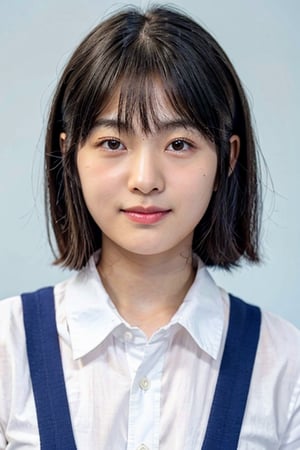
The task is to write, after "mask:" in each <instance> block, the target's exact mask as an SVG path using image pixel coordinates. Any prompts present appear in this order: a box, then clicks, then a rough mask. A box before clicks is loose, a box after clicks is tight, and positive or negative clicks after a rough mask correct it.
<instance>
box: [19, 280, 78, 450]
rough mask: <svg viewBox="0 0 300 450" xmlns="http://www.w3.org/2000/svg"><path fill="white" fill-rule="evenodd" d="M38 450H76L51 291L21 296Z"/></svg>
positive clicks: (45, 290) (45, 289)
mask: <svg viewBox="0 0 300 450" xmlns="http://www.w3.org/2000/svg"><path fill="white" fill-rule="evenodd" d="M22 305H23V316H24V326H25V332H26V345H27V354H28V360H29V368H30V375H31V380H32V387H33V394H34V399H35V405H36V410H37V418H38V427H39V433H40V442H41V449H42V450H76V445H75V441H74V436H73V431H72V425H71V418H70V412H69V405H68V400H67V394H66V388H65V383H64V375H63V368H62V362H61V355H60V350H59V342H58V335H57V329H56V321H55V306H54V298H53V288H51V287H50V288H44V289H41V290H39V291H36V292H33V293H31V294H22Z"/></svg>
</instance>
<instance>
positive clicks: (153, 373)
mask: <svg viewBox="0 0 300 450" xmlns="http://www.w3.org/2000/svg"><path fill="white" fill-rule="evenodd" d="M55 304H56V321H57V328H58V334H59V342H60V347H61V354H62V361H63V367H64V375H65V380H66V389H67V394H68V399H69V406H70V413H71V419H72V424H73V432H74V437H75V441H76V444H77V448H78V450H87V449H88V450H96V449H99V450H142V449H143V450H147V449H149V450H157V449H161V450H170V449H172V450H197V449H199V450H200V449H201V445H202V442H203V438H204V435H205V430H206V425H207V421H208V417H209V413H210V407H211V402H212V398H213V394H214V389H215V385H216V380H217V375H218V370H219V366H220V361H221V357H222V352H223V346H224V340H225V336H226V331H227V323H228V313H229V303H228V295H227V294H226V293H225V292H224V291H223V290H221V289H219V288H218V287H217V286H216V285H215V283H214V281H213V280H212V278H211V277H210V275H209V273H208V271H207V269H206V268H204V267H201V265H199V268H198V271H197V276H196V278H195V281H194V283H193V285H192V287H191V288H190V290H189V292H188V294H187V295H186V298H185V299H184V302H183V303H182V305H181V307H180V308H179V310H178V311H177V313H176V314H175V315H174V317H173V319H172V320H171V322H170V323H169V324H168V325H167V326H165V327H163V328H161V329H160V330H158V331H157V332H156V333H155V334H154V335H153V336H152V338H151V339H149V340H147V338H146V337H145V335H144V334H143V332H142V331H141V330H139V329H138V328H135V327H130V326H129V325H128V324H127V323H126V322H125V321H124V320H123V319H122V318H121V317H120V316H119V314H118V312H117V311H116V309H115V307H114V306H113V304H112V302H111V301H110V299H109V298H108V295H107V293H106V291H105V290H104V288H103V286H102V284H101V280H100V277H99V275H98V272H97V270H96V267H95V263H94V260H93V258H92V259H91V261H90V262H89V264H88V266H87V267H86V268H85V269H83V270H82V271H80V272H79V273H78V274H76V275H75V277H73V278H71V279H70V280H68V281H66V282H63V283H60V284H58V285H57V286H56V287H55ZM0 326H1V327H0V449H1V450H2V449H9V450H15V449H18V450H19V449H22V450H26V449H28V450H29V449H36V450H37V449H39V435H38V426H37V418H36V412H35V405H34V399H33V394H32V387H31V381H30V375H29V368H28V362H27V356H26V348H25V335H24V329H23V318H22V307H21V302H20V297H14V298H11V299H7V300H3V301H2V302H0ZM62 432H63V430H62ZM238 449H240V450H251V449H253V450H262V449H264V450H265V449H268V450H276V449H286V450H287V449H288V450H292V449H293V450H296V449H297V450H299V449H300V332H299V331H298V330H297V329H296V328H294V327H293V326H292V325H291V324H289V323H287V322H285V321H284V320H282V319H280V318H277V317H275V316H273V315H271V314H269V313H263V317H262V329H261V336H260V341H259V347H258V352H257V356H256V362H255V368H254V372H253V376H252V382H251V386H250V392H249V397H248V403H247V408H246V412H245V417H244V422H243V425H242V430H241V435H240V440H239V445H238ZM224 450H225V449H224Z"/></svg>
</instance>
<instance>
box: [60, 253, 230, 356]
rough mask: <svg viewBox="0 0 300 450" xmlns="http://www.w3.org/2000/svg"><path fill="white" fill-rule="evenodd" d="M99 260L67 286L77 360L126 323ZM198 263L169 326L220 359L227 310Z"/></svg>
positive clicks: (92, 260)
mask: <svg viewBox="0 0 300 450" xmlns="http://www.w3.org/2000/svg"><path fill="white" fill-rule="evenodd" d="M95 260H96V255H94V256H93V257H91V259H90V261H89V262H88V264H87V266H86V267H85V268H84V269H82V270H81V271H80V272H78V274H76V275H75V277H74V278H72V279H71V280H70V281H69V282H68V284H67V286H66V292H65V295H66V297H65V301H66V315H67V323H68V327H69V332H70V338H71V345H72V350H73V357H74V359H78V358H81V357H82V356H84V355H85V354H87V353H89V352H90V351H91V350H93V349H94V348H96V347H97V346H98V345H99V344H101V343H102V342H103V341H104V339H105V338H106V337H107V336H108V335H109V334H110V333H111V332H112V331H114V330H115V329H116V328H118V327H121V326H122V325H123V326H124V323H125V321H123V320H122V318H121V317H120V315H119V314H118V312H117V310H116V308H115V307H114V305H113V303H112V302H111V300H110V299H109V296H108V294H107V292H106V291H105V289H104V287H103V285H102V282H101V279H100V276H99V274H98V271H97V268H96V263H95ZM197 263H198V269H197V273H196V277H195V280H194V283H193V284H192V286H191V288H190V289H189V291H188V293H187V295H186V297H185V299H184V302H183V303H182V305H181V307H180V308H179V310H178V311H177V312H176V314H175V315H174V317H173V318H172V320H171V323H170V324H169V326H170V325H172V324H176V323H177V324H180V325H181V326H182V327H183V328H185V329H186V331H187V332H188V333H189V334H190V335H191V337H192V338H193V339H194V341H195V342H196V343H197V345H199V347H201V348H202V349H203V350H204V351H205V352H207V353H208V354H209V355H210V356H211V357H212V358H214V359H216V358H217V356H218V352H219V349H220V345H221V341H222V334H223V328H224V307H223V302H222V298H221V293H220V290H219V288H218V287H217V286H216V284H215V282H214V281H213V279H212V278H211V276H210V274H209V272H208V271H207V269H206V268H205V267H203V264H202V263H201V261H200V260H199V259H198V260H197ZM169 326H168V327H169Z"/></svg>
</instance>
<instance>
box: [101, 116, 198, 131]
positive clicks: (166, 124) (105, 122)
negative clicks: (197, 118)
mask: <svg viewBox="0 0 300 450" xmlns="http://www.w3.org/2000/svg"><path fill="white" fill-rule="evenodd" d="M96 127H105V128H115V129H118V130H120V131H124V132H128V131H129V132H134V128H133V126H132V125H129V126H128V124H126V123H125V122H123V121H120V120H117V119H105V118H101V117H99V118H98V119H96V120H95V122H94V125H93V128H96ZM155 128H156V129H157V130H158V131H169V130H174V129H176V128H186V129H187V128H190V129H193V130H196V131H199V130H197V128H196V127H195V126H194V125H192V124H191V123H190V122H188V121H187V120H184V119H174V120H162V121H158V123H157V125H156V126H155Z"/></svg>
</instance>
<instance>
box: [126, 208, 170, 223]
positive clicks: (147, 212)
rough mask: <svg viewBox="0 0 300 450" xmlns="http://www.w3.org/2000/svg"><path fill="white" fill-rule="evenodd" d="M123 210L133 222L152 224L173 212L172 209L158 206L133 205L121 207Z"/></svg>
mask: <svg viewBox="0 0 300 450" xmlns="http://www.w3.org/2000/svg"><path fill="white" fill-rule="evenodd" d="M121 212H122V213H123V214H124V215H125V216H126V217H127V218H128V219H129V220H131V221H132V222H136V223H141V224H145V225H151V224H154V223H157V222H159V221H161V220H162V219H163V218H165V217H166V216H167V215H168V214H169V213H170V212H171V209H164V208H160V207H157V206H146V207H145V206H132V207H130V208H126V209H121Z"/></svg>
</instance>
